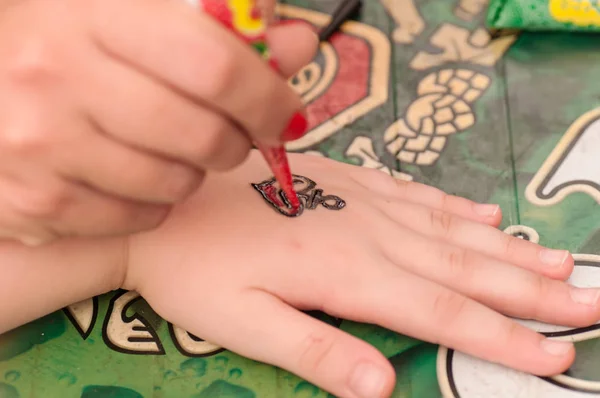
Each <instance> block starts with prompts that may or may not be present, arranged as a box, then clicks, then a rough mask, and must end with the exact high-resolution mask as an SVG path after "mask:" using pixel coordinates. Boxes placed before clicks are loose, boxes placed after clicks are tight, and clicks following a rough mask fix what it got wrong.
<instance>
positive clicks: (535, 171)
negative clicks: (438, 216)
mask: <svg viewBox="0 0 600 398" xmlns="http://www.w3.org/2000/svg"><path fill="white" fill-rule="evenodd" d="M334 6H335V4H334V3H333V2H330V1H317V0H310V1H308V0H306V1H302V0H298V1H294V2H291V3H288V4H285V5H282V6H281V7H280V9H279V14H280V15H281V16H282V17H283V18H295V19H303V20H306V21H308V22H310V23H312V24H314V25H315V26H316V27H319V26H323V25H324V24H325V23H327V19H328V16H327V13H328V12H331V10H332V9H333V8H334ZM485 7H486V3H485V0H459V1H452V2H445V1H427V0H421V1H415V2H413V1H412V0H381V1H378V0H370V1H367V2H366V4H365V6H364V8H363V11H362V14H361V16H360V17H358V18H357V20H356V21H352V22H349V23H347V24H346V25H344V27H343V31H342V32H341V33H340V34H338V35H336V36H335V37H334V38H333V39H332V40H331V42H330V43H327V44H323V45H322V47H321V50H320V52H319V54H318V56H317V57H316V58H315V60H314V62H312V63H311V64H310V65H307V66H306V67H305V68H304V69H303V70H302V71H301V72H300V73H299V74H298V75H297V76H296V77H295V78H294V79H292V81H291V84H293V86H294V87H295V89H296V90H298V92H299V93H301V94H302V95H303V97H304V99H305V100H306V101H307V102H308V103H309V115H310V123H311V132H310V133H309V134H308V135H307V136H306V137H305V138H303V139H301V140H299V141H297V142H295V143H293V145H291V146H290V148H289V149H290V150H291V151H298V152H310V153H313V154H315V155H322V156H328V157H331V158H334V159H337V160H340V161H344V162H349V163H354V164H359V165H362V166H364V167H371V168H378V169H381V170H383V171H385V172H388V173H390V174H392V175H394V176H396V177H397V178H403V179H414V180H416V181H420V182H425V183H428V184H431V185H434V186H437V187H440V188H442V189H443V190H445V191H447V192H449V193H452V194H456V195H462V196H465V197H468V198H472V199H474V200H476V201H481V202H494V203H500V204H501V205H502V208H503V211H504V215H505V217H504V221H503V225H502V228H503V229H507V232H508V233H513V234H515V235H518V236H521V237H523V238H525V239H532V240H536V239H539V241H540V242H541V243H543V244H545V245H548V246H551V247H560V248H567V249H569V250H571V251H572V252H573V253H577V254H578V257H577V258H578V269H581V270H584V268H585V270H588V269H589V270H592V271H594V270H595V269H597V266H598V265H600V257H599V256H598V255H600V212H599V211H598V210H599V203H600V160H598V159H600V121H599V120H600V79H598V76H600V40H598V36H585V35H575V34H566V33H562V34H555V33H536V34H528V33H523V34H520V35H519V36H506V37H502V38H500V39H497V40H494V41H491V42H490V38H489V35H488V34H487V32H486V30H485V29H484V28H483V27H482V21H483V20H484V17H485ZM582 272H583V271H582ZM586 272H587V271H586ZM594 272H595V271H594ZM592 273H593V272H592ZM584 274H585V273H584ZM582 275H583V274H582ZM585 275H587V274H585ZM585 275H584V277H585V278H588V277H589V278H592V279H593V278H594V275H595V274H594V275H592V276H589V275H588V276H585ZM589 278H588V279H586V280H588V281H589V280H592V279H589ZM598 283H599V284H600V277H599V278H598ZM314 315H315V316H317V317H320V318H321V319H322V320H323V321H325V322H330V323H332V324H335V325H337V326H338V327H340V328H341V329H343V330H345V331H348V332H350V333H352V334H354V335H356V336H359V337H361V338H363V339H365V340H366V341H368V342H369V343H371V344H373V345H375V346H376V347H377V348H378V349H380V350H381V351H382V352H383V353H385V355H386V356H387V357H388V358H389V359H390V361H391V362H392V363H393V365H394V367H395V369H396V371H397V388H396V391H395V394H394V397H396V398H400V397H411V398H417V397H418V398H436V397H440V396H441V395H442V392H441V389H440V384H439V382H441V385H442V387H443V388H442V389H443V390H444V391H445V393H446V395H448V396H455V397H459V396H460V397H464V398H475V397H479V396H482V397H485V398H488V397H492V396H497V397H510V398H512V397H514V396H516V395H509V394H510V392H506V391H508V390H506V389H504V390H503V388H504V387H505V386H506V385H509V384H510V380H513V381H514V380H517V379H518V380H520V381H519V382H518V383H517V382H514V383H517V385H519V383H521V384H520V386H521V387H520V390H519V391H521V392H522V391H529V393H528V395H526V396H527V397H528V398H532V397H537V396H540V397H543V398H548V397H550V398H554V397H579V396H580V395H577V394H584V395H581V396H582V397H583V396H586V397H587V396H600V392H598V391H600V388H598V383H599V382H600V375H599V374H598V371H597V369H598V368H599V366H598V365H600V364H599V363H598V361H599V360H598V359H595V356H594V353H595V352H596V351H597V349H598V344H595V341H596V340H595V339H594V338H595V337H597V336H596V328H595V327H592V328H590V329H589V330H585V331H580V330H579V331H566V332H564V331H563V332H562V333H563V334H567V335H568V334H576V335H578V334H579V335H581V334H582V333H583V335H584V338H581V340H583V341H582V342H580V343H577V347H578V359H577V361H576V363H575V365H574V366H573V367H572V368H571V369H570V370H569V372H567V374H566V375H564V377H563V378H562V379H561V378H558V379H556V380H541V379H537V378H531V377H529V376H526V375H513V376H514V377H513V376H510V375H511V373H510V372H508V371H506V370H503V369H496V368H490V369H487V368H486V367H485V366H484V365H481V364H478V363H477V362H476V361H475V360H472V359H469V358H465V357H464V356H461V355H460V354H459V353H452V352H445V351H444V350H443V349H442V350H441V351H440V350H438V347H437V346H434V345H431V344H426V343H423V342H420V341H418V340H415V339H412V338H408V337H405V336H400V335H398V334H396V333H392V332H390V331H387V330H384V329H381V328H378V327H375V326H370V325H363V324H357V323H353V322H347V321H339V320H336V319H333V318H329V317H328V316H326V315H323V314H314ZM599 357H600V356H599ZM465 369H466V370H465ZM469 369H470V370H469ZM473 369H483V371H482V372H483V373H485V374H483V375H479V376H477V377H469V373H468V372H469V371H473V372H474V370H473ZM486 369H487V370H486ZM594 369H596V370H595V371H594ZM461 372H462V373H461ZM465 372H467V373H465ZM486 372H487V373H486ZM438 373H439V374H438ZM490 375H491V376H490ZM506 375H508V376H506ZM500 376H502V377H505V378H506V377H508V379H506V380H509V381H506V380H504V379H502V377H500ZM490 377H491V379H490V380H491V381H489V382H487V384H488V387H486V388H489V390H488V391H487V392H485V391H484V390H482V388H483V387H482V386H481V383H480V385H470V384H469V383H473V380H475V379H478V380H487V379H486V378H490ZM510 377H513V379H511V378H510ZM519 377H520V378H519ZM533 379H535V380H533ZM502 380H504V381H502ZM494 383H500V384H502V383H504V387H502V385H500V384H499V385H497V386H496V385H495V384H494ZM514 383H513V384H514ZM536 383H545V384H544V385H545V386H553V387H552V388H555V389H554V390H552V391H550V392H546V393H542V391H546V390H544V388H546V387H539V386H538V387H535V386H537V385H538V384H536ZM475 384H477V383H475ZM483 384H486V383H483ZM490 385H491V387H490ZM524 386H528V387H527V388H525V387H524ZM532 386H533V387H532ZM582 386H583V387H582ZM582 388H583V390H586V389H587V392H586V393H583V392H581V391H582ZM557 391H558V392H557ZM590 392H591V395H590ZM494 394H496V395H494ZM539 394H542V395H539ZM544 394H545V395H544ZM553 394H554V395H553ZM565 394H566V395H565ZM16 397H36V398H37V397H41V398H53V397H67V398H68V397H86V398H88V397H89V398H101V397H122V398H129V397H131V398H134V397H135V398H139V397H146V398H148V397H154V398H162V397H165V398H166V397H178V398H179V397H196V398H254V397H256V398H269V397H276V398H280V397H297V398H308V397H328V394H327V393H325V392H323V391H321V390H319V389H318V388H316V387H315V386H313V385H311V384H309V383H307V382H305V381H303V380H300V379H298V378H297V377H295V376H293V375H291V374H289V373H287V372H285V371H282V370H280V369H276V368H273V367H270V366H266V365H263V364H259V363H256V362H253V361H250V360H247V359H245V358H241V357H239V356H237V355H235V354H233V353H231V352H228V351H224V350H221V349H220V348H219V347H215V346H213V345H211V344H209V343H207V342H204V341H202V340H200V339H198V338H197V337H195V336H191V335H189V334H188V333H187V332H185V331H184V330H180V329H178V328H176V327H173V326H172V325H169V324H168V323H167V322H165V321H163V320H162V319H160V318H159V317H158V316H157V315H156V314H154V312H153V311H152V309H151V308H149V306H148V305H147V304H146V303H145V302H144V301H143V299H141V298H140V297H138V296H137V295H136V294H134V293H130V292H114V293H111V294H108V295H106V296H102V297H97V298H94V299H91V300H88V301H86V302H82V303H78V304H76V305H73V306H70V307H69V308H66V309H64V310H62V311H59V312H56V313H54V314H51V315H49V316H46V317H45V318H43V319H40V320H37V321H35V322H32V323H31V324H29V325H25V326H23V327H21V328H19V329H17V330H15V331H12V332H10V333H8V334H5V335H3V336H0V398H16Z"/></svg>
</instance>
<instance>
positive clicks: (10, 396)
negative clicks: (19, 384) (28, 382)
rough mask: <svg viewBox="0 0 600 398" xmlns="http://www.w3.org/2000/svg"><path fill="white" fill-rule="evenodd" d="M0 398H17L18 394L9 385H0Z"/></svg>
mask: <svg viewBox="0 0 600 398" xmlns="http://www.w3.org/2000/svg"><path fill="white" fill-rule="evenodd" d="M0 397H2V398H19V397H20V395H19V392H18V391H17V389H16V388H14V387H13V386H11V385H10V384H6V383H0Z"/></svg>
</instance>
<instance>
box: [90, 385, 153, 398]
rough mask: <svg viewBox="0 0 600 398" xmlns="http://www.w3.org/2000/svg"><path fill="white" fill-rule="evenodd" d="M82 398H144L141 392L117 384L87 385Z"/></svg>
mask: <svg viewBox="0 0 600 398" xmlns="http://www.w3.org/2000/svg"><path fill="white" fill-rule="evenodd" d="M81 398H144V397H143V396H142V394H140V393H139V392H137V391H135V390H132V389H130V388H125V387H117V386H86V387H85V388H84V389H83V392H82V393H81Z"/></svg>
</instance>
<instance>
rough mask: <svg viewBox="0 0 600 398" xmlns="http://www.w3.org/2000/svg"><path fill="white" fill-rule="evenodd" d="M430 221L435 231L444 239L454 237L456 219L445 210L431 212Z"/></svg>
mask: <svg viewBox="0 0 600 398" xmlns="http://www.w3.org/2000/svg"><path fill="white" fill-rule="evenodd" d="M429 221H430V225H431V228H432V230H433V231H436V232H437V233H439V234H440V235H442V236H443V237H448V236H450V235H452V232H453V230H454V223H455V221H456V219H455V217H454V216H453V215H452V214H450V213H447V212H445V211H443V210H431V212H430V213H429Z"/></svg>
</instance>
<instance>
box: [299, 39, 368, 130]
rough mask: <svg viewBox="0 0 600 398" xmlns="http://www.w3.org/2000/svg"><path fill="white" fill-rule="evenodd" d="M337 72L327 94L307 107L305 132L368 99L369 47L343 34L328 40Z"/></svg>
mask: <svg viewBox="0 0 600 398" xmlns="http://www.w3.org/2000/svg"><path fill="white" fill-rule="evenodd" d="M331 45H332V46H333V48H334V49H335V52H336V55H337V57H338V70H337V73H336V75H335V77H334V78H333V81H332V82H331V83H330V85H329V87H328V88H327V90H326V91H325V92H324V93H323V94H321V95H320V96H318V97H317V98H315V99H314V100H313V101H312V102H311V103H309V104H308V106H307V115H308V125H309V129H313V128H315V127H317V126H319V125H320V124H322V123H324V122H326V121H328V120H329V119H331V118H332V117H334V116H335V115H337V114H338V113H340V112H342V111H345V110H346V109H348V108H350V107H351V106H352V105H354V104H356V103H358V102H359V101H361V100H363V99H365V98H366V97H367V96H368V95H369V77H370V64H371V49H370V46H369V45H368V44H367V43H366V42H365V41H364V40H362V39H359V38H357V37H354V36H350V35H347V34H344V33H337V34H335V35H334V36H333V37H332V38H331Z"/></svg>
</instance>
